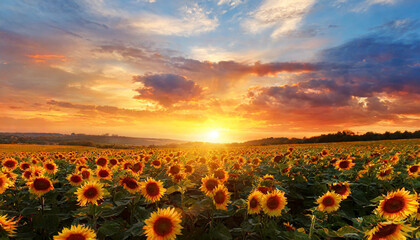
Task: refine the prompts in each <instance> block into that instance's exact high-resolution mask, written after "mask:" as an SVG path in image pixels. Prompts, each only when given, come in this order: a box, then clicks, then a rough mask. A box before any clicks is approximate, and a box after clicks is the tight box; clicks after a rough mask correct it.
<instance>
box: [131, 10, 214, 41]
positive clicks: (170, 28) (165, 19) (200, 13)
mask: <svg viewBox="0 0 420 240" xmlns="http://www.w3.org/2000/svg"><path fill="white" fill-rule="evenodd" d="M181 15H182V16H181V17H173V16H162V15H157V14H152V13H144V14H142V16H141V17H139V18H137V19H135V20H134V21H131V20H130V22H131V23H130V25H131V26H133V27H134V28H137V29H139V30H140V31H141V32H145V33H148V34H150V33H152V34H158V35H176V36H191V35H198V34H201V33H205V32H210V31H213V30H214V29H216V28H217V26H218V25H219V23H218V20H217V18H216V17H214V18H210V17H209V14H208V12H206V11H205V10H204V9H203V8H201V7H199V6H198V4H194V5H193V6H192V7H183V8H181Z"/></svg>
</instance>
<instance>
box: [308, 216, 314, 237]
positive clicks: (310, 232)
mask: <svg viewBox="0 0 420 240" xmlns="http://www.w3.org/2000/svg"><path fill="white" fill-rule="evenodd" d="M314 227H315V215H314V214H313V215H312V219H311V228H310V229H309V238H311V237H312V233H313V230H314Z"/></svg>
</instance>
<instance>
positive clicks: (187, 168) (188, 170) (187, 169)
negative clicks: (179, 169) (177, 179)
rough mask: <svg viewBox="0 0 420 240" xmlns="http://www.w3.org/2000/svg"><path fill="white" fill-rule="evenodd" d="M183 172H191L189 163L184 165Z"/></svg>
mask: <svg viewBox="0 0 420 240" xmlns="http://www.w3.org/2000/svg"><path fill="white" fill-rule="evenodd" d="M185 172H187V173H190V172H192V167H191V166H189V165H187V166H185Z"/></svg>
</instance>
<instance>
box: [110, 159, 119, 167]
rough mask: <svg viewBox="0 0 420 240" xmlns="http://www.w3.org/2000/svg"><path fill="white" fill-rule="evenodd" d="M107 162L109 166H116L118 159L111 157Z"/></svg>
mask: <svg viewBox="0 0 420 240" xmlns="http://www.w3.org/2000/svg"><path fill="white" fill-rule="evenodd" d="M109 164H111V167H114V166H116V165H117V164H118V160H117V159H115V158H111V159H110V160H109Z"/></svg>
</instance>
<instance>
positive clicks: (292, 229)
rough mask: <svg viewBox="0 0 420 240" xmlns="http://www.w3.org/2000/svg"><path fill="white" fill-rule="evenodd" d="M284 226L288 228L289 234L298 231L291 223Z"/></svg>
mask: <svg viewBox="0 0 420 240" xmlns="http://www.w3.org/2000/svg"><path fill="white" fill-rule="evenodd" d="M283 226H285V227H286V231H288V232H294V231H296V228H295V227H294V226H293V224H291V223H289V222H285V223H283Z"/></svg>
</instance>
